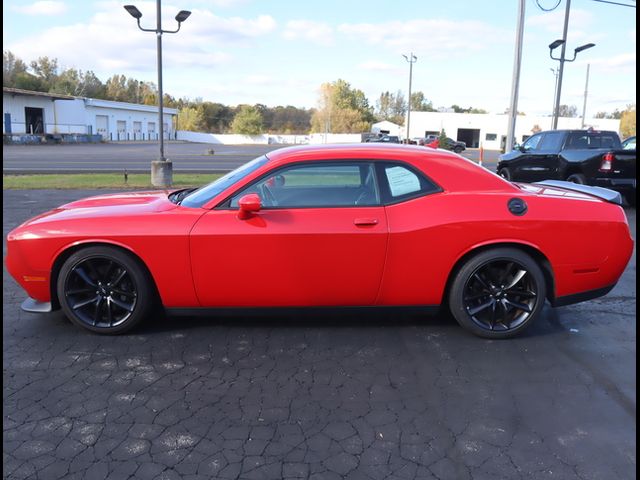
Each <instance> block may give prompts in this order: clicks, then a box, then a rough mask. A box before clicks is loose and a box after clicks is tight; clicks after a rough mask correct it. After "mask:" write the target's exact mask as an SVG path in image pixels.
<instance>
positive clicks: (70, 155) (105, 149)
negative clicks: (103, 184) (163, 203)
mask: <svg viewBox="0 0 640 480" xmlns="http://www.w3.org/2000/svg"><path fill="white" fill-rule="evenodd" d="M286 146H287V145H212V144H205V143H187V142H168V143H166V145H165V154H166V156H167V158H168V159H169V160H171V161H172V162H173V170H174V172H183V173H187V172H189V173H203V172H226V171H229V170H233V169H234V168H236V167H238V166H240V165H242V164H243V163H246V162H248V161H249V160H252V159H254V158H256V157H258V156H260V155H263V154H265V153H267V152H270V151H272V150H275V149H277V148H284V147H286ZM158 152H159V148H158V144H156V143H152V142H121V143H98V144H67V145H4V147H3V151H2V169H3V173H5V174H16V173H79V172H83V173H84V172H122V171H124V170H125V169H126V170H127V171H128V172H149V171H150V170H151V161H152V160H157V158H158V155H159V153H158ZM212 152H213V153H212ZM479 154H480V152H479V150H477V149H468V150H466V151H464V152H463V153H462V155H463V156H464V157H466V158H469V159H471V160H474V161H478V158H479ZM498 154H499V152H497V151H493V150H487V151H485V152H484V158H485V165H486V166H488V167H489V168H495V164H496V162H497V158H498Z"/></svg>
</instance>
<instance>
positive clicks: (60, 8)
mask: <svg viewBox="0 0 640 480" xmlns="http://www.w3.org/2000/svg"><path fill="white" fill-rule="evenodd" d="M11 9H12V10H14V11H16V12H20V13H24V14H25V15H60V14H61V13H64V12H66V11H67V5H66V4H65V3H64V2H55V1H49V0H46V1H41V2H34V3H30V4H27V5H20V6H18V5H15V6H13V7H11Z"/></svg>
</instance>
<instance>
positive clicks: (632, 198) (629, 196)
mask: <svg viewBox="0 0 640 480" xmlns="http://www.w3.org/2000/svg"><path fill="white" fill-rule="evenodd" d="M624 199H625V200H626V201H627V204H628V205H629V206H630V207H635V206H636V193H635V192H633V193H626V194H625V195H624Z"/></svg>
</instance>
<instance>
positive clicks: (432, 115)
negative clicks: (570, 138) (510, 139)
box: [408, 112, 620, 150]
mask: <svg viewBox="0 0 640 480" xmlns="http://www.w3.org/2000/svg"><path fill="white" fill-rule="evenodd" d="M551 121H552V118H551V117H543V116H529V115H518V117H517V119H516V130H515V141H516V143H522V142H523V141H524V140H526V139H527V138H529V137H530V136H531V135H532V134H533V133H535V132H536V131H540V130H551ZM508 122H509V116H508V115H506V114H502V115H497V114H476V113H447V112H411V126H410V129H411V131H410V132H409V135H408V137H409V138H415V137H425V136H427V135H431V134H438V133H440V131H442V130H444V131H445V133H446V134H447V136H448V137H450V138H453V139H454V140H458V141H461V142H465V143H466V144H467V146H468V147H470V148H478V147H480V146H481V145H482V147H483V148H485V149H487V150H500V149H502V148H503V147H504V145H505V143H506V140H507V130H508ZM589 127H592V128H594V129H596V130H610V131H614V132H618V134H619V133H620V120H615V119H606V118H587V119H585V122H584V127H583V126H582V118H565V117H561V118H559V119H558V129H560V130H562V129H571V130H573V129H576V130H579V129H582V128H589Z"/></svg>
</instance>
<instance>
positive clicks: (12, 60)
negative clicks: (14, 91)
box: [2, 50, 27, 87]
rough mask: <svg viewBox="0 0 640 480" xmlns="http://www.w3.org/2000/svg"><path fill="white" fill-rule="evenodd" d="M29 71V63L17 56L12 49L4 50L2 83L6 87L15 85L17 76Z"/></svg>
mask: <svg viewBox="0 0 640 480" xmlns="http://www.w3.org/2000/svg"><path fill="white" fill-rule="evenodd" d="M25 73H27V65H26V64H25V63H24V62H23V61H22V60H20V59H19V58H18V57H16V56H15V55H14V54H13V53H11V51H9V50H3V52H2V85H3V86H4V87H14V86H15V81H16V77H17V76H18V75H20V74H25Z"/></svg>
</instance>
